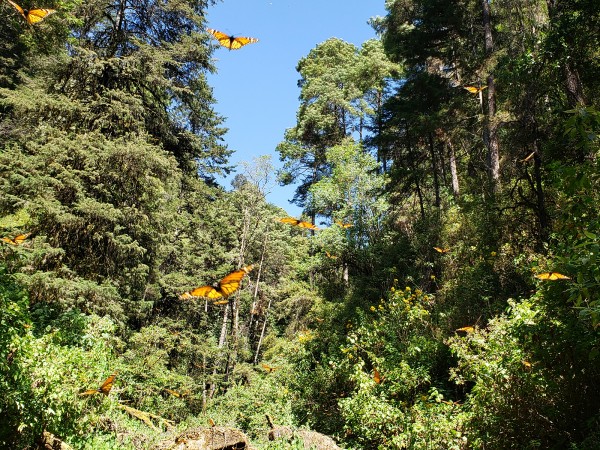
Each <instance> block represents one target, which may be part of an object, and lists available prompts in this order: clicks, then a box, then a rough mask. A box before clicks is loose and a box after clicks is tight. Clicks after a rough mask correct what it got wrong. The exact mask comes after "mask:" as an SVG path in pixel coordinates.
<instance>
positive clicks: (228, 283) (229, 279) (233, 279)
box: [219, 265, 254, 298]
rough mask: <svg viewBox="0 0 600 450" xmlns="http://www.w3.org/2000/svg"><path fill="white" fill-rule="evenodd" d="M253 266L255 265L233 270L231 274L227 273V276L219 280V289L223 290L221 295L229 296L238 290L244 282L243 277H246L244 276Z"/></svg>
mask: <svg viewBox="0 0 600 450" xmlns="http://www.w3.org/2000/svg"><path fill="white" fill-rule="evenodd" d="M253 268H254V266H253V265H250V266H246V267H242V268H241V269H239V270H236V271H235V272H231V273H230V274H229V275H227V276H226V277H225V278H223V279H222V280H221V281H219V291H220V292H221V295H222V296H223V297H225V298H227V297H229V296H230V295H231V294H233V293H234V292H235V291H237V290H238V289H239V287H240V284H241V282H242V278H244V276H245V275H246V274H247V273H249V272H250V271H251V270H252V269H253Z"/></svg>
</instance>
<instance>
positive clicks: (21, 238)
mask: <svg viewBox="0 0 600 450" xmlns="http://www.w3.org/2000/svg"><path fill="white" fill-rule="evenodd" d="M30 235H31V233H24V234H19V235H18V236H15V238H14V239H11V238H8V237H3V238H0V240H1V241H3V242H6V243H7V244H10V245H21V244H22V243H23V242H24V241H25V239H27V238H28V237H29V236H30Z"/></svg>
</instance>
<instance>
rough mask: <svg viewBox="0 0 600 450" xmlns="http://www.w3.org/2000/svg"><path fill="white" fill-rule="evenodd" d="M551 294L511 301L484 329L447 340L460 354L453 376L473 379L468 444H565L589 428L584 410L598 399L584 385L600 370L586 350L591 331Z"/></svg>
mask: <svg viewBox="0 0 600 450" xmlns="http://www.w3.org/2000/svg"><path fill="white" fill-rule="evenodd" d="M551 300H552V299H551V294H550V293H545V294H544V295H537V296H535V297H533V298H532V299H531V300H530V301H522V302H519V303H517V302H515V301H512V302H511V306H510V309H509V310H508V313H507V314H506V315H505V316H500V317H498V318H496V319H494V320H491V321H490V322H489V324H488V325H487V327H486V328H485V329H483V328H479V329H476V331H475V332H474V333H472V334H469V335H468V336H467V337H465V338H460V337H454V338H451V339H450V340H449V344H450V346H451V348H452V351H453V352H454V353H455V355H456V356H457V358H458V366H457V368H456V370H454V371H453V372H454V375H453V377H454V378H455V379H456V380H457V382H459V383H460V384H463V383H471V384H472V385H473V387H472V388H471V390H470V394H469V396H468V398H469V400H468V404H469V407H470V413H471V416H470V420H469V424H468V425H467V428H468V430H470V431H469V433H468V434H469V436H470V437H469V440H470V442H471V446H472V448H540V447H541V448H548V447H551V446H553V445H560V446H567V443H568V442H577V441H578V440H581V439H583V438H584V437H585V436H586V435H587V433H588V432H589V429H588V427H587V424H586V419H584V417H590V415H592V416H593V415H594V414H595V412H594V411H595V409H596V408H595V407H594V406H593V405H594V404H597V401H598V400H597V393H595V392H594V393H592V392H589V391H587V389H586V388H585V386H589V385H593V384H595V383H596V382H597V378H598V376H599V372H598V370H597V368H596V363H595V361H594V360H592V359H590V358H589V351H590V347H591V346H593V345H594V342H595V339H594V338H593V336H591V335H590V334H589V333H588V332H587V331H586V330H585V328H584V327H582V326H581V323H578V322H577V320H576V318H575V316H574V315H573V314H569V312H568V307H565V306H562V307H557V304H556V303H551V304H548V303H547V302H549V301H551ZM559 349H560V350H559ZM567 349H568V350H567ZM575 405H577V406H575ZM499 437H500V439H499ZM509 437H510V438H509ZM507 442H510V446H509V447H507V446H506V444H507Z"/></svg>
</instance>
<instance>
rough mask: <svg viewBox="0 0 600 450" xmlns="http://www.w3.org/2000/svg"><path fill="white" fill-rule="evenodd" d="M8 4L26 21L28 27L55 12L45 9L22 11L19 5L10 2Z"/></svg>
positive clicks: (9, 0) (10, 0)
mask: <svg viewBox="0 0 600 450" xmlns="http://www.w3.org/2000/svg"><path fill="white" fill-rule="evenodd" d="M8 3H10V4H11V5H13V6H14V7H15V9H16V10H17V11H19V13H20V14H21V15H22V16H23V18H24V19H25V20H26V21H27V23H28V24H29V25H33V24H35V23H38V22H41V21H42V20H44V18H45V17H46V16H49V15H50V14H53V13H55V12H56V10H55V9H46V8H38V9H23V8H21V7H20V6H19V5H17V4H16V3H15V2H13V1H12V0H8Z"/></svg>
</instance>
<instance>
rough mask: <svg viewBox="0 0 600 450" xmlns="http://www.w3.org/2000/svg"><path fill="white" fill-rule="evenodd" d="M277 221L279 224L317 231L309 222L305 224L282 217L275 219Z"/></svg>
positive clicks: (301, 221)
mask: <svg viewBox="0 0 600 450" xmlns="http://www.w3.org/2000/svg"><path fill="white" fill-rule="evenodd" d="M277 220H279V221H280V222H281V223H289V224H290V225H295V226H297V227H300V228H307V229H309V230H318V229H319V227H318V226H316V225H313V224H312V223H310V222H305V221H303V220H299V219H294V218H293V217H282V218H281V219H277Z"/></svg>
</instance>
